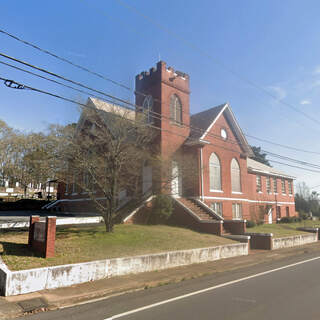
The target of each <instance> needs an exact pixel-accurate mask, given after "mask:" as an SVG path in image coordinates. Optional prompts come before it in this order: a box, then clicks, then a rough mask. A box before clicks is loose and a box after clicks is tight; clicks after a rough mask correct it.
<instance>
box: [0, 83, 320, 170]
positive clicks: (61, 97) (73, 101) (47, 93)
mask: <svg viewBox="0 0 320 320" xmlns="http://www.w3.org/2000/svg"><path fill="white" fill-rule="evenodd" d="M0 80H2V81H4V82H5V83H11V84H13V85H15V86H17V87H20V88H21V89H27V90H32V91H35V92H38V93H42V94H45V95H49V96H51V97H54V98H58V99H60V100H64V101H67V102H71V103H73V104H77V105H81V106H83V107H85V108H89V109H94V110H95V111H96V109H95V108H94V107H90V106H88V105H85V104H83V103H79V102H78V101H75V100H72V99H69V98H66V97H63V96H61V95H58V94H55V93H52V92H48V91H44V90H41V89H37V88H34V87H30V86H27V85H24V84H20V83H18V82H16V81H14V80H10V79H7V78H2V77H0ZM132 121H133V122H134V120H132ZM146 125H147V126H150V127H151V128H155V129H157V130H160V131H166V132H169V133H172V134H174V135H177V136H182V137H184V138H186V139H187V140H195V139H192V138H190V137H189V136H185V135H181V134H178V133H176V132H172V131H170V130H166V129H162V128H159V127H156V126H154V125H151V124H146ZM196 141H197V140H196ZM209 144H211V145H214V144H212V143H209ZM214 146H215V147H219V148H222V149H226V150H229V151H232V152H236V153H240V154H241V152H239V151H238V150H235V149H228V148H224V147H222V146H217V145H214ZM270 161H271V162H274V163H278V164H282V165H285V166H289V167H293V168H298V169H301V170H306V171H310V172H316V173H320V171H316V170H311V169H308V168H303V167H299V166H295V165H291V164H287V163H283V162H279V161H275V160H270Z"/></svg>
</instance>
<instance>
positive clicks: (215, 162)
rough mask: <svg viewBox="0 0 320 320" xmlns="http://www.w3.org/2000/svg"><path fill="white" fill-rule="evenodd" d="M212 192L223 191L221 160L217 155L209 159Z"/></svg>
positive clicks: (213, 154)
mask: <svg viewBox="0 0 320 320" xmlns="http://www.w3.org/2000/svg"><path fill="white" fill-rule="evenodd" d="M209 175H210V190H211V191H212V190H219V191H220V190H221V167H220V160H219V158H218V156H217V155H216V154H215V153H212V154H211V156H210V159H209Z"/></svg>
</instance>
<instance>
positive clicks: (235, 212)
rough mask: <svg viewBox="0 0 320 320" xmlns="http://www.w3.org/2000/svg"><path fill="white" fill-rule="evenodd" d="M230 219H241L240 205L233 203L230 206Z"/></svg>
mask: <svg viewBox="0 0 320 320" xmlns="http://www.w3.org/2000/svg"><path fill="white" fill-rule="evenodd" d="M232 219H235V220H239V219H242V204H241V203H233V204H232Z"/></svg>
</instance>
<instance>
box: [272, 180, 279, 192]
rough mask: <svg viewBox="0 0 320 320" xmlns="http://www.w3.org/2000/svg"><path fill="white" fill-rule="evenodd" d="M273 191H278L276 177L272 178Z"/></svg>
mask: <svg viewBox="0 0 320 320" xmlns="http://www.w3.org/2000/svg"><path fill="white" fill-rule="evenodd" d="M273 193H278V186H277V178H273Z"/></svg>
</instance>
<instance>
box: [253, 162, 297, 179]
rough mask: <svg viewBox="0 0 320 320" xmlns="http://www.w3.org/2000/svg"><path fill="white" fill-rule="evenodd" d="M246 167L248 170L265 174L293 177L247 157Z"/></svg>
mask: <svg viewBox="0 0 320 320" xmlns="http://www.w3.org/2000/svg"><path fill="white" fill-rule="evenodd" d="M247 167H248V171H249V172H254V173H260V174H267V175H270V176H276V177H283V178H289V179H295V177H293V176H289V175H288V174H286V173H283V172H281V171H279V170H277V169H274V168H272V167H270V166H268V165H266V164H264V163H261V162H258V161H256V160H253V159H250V158H247Z"/></svg>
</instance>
